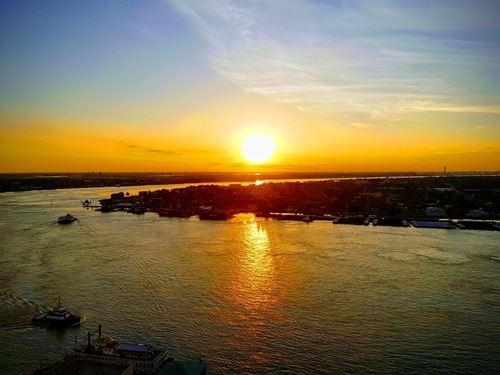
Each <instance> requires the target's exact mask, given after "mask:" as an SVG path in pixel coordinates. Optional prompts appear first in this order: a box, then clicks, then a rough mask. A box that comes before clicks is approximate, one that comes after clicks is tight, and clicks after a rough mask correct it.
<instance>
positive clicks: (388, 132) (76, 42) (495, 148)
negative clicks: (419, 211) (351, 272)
mask: <svg viewBox="0 0 500 375" xmlns="http://www.w3.org/2000/svg"><path fill="white" fill-rule="evenodd" d="M499 14H500V1H497V0H475V1H469V0H467V1H463V0H432V1H431V0H419V1H413V0H240V1H231V0H101V1H99V2H94V1H86V0H81V1H80V0H73V1H66V0H44V1H38V0H22V1H16V0H0V173H11V172H126V171H129V172H182V171H191V172H269V171H272V172H304V171H306V172H313V171H320V172H377V171H380V172H382V171H384V172H387V171H416V172H418V171H422V172H423V171H442V170H443V168H444V167H445V166H446V168H447V170H448V171H498V170H499V169H500V22H499V20H498V15H499ZM255 134H266V135H267V136H268V137H270V138H271V139H273V141H274V142H275V149H274V154H273V156H272V157H271V159H270V160H268V161H267V162H263V163H260V164H255V163H252V162H251V161H249V160H247V159H245V158H244V157H243V156H242V151H241V147H242V144H243V142H244V140H245V138H247V137H249V136H251V135H255Z"/></svg>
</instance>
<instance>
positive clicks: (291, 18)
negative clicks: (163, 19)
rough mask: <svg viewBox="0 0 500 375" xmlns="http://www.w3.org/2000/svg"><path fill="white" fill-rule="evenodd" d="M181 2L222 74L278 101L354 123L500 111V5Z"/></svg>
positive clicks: (302, 0) (303, 0)
mask: <svg viewBox="0 0 500 375" xmlns="http://www.w3.org/2000/svg"><path fill="white" fill-rule="evenodd" d="M174 4H176V6H177V8H178V9H179V10H181V11H182V12H183V13H184V14H186V15H187V16H188V17H189V19H191V20H192V21H193V24H195V25H196V26H197V27H198V29H199V31H200V33H202V35H203V36H204V37H205V38H206V40H207V42H208V43H209V45H210V46H211V55H212V64H213V69H214V70H216V71H217V72H218V73H219V74H220V75H221V76H223V77H225V78H226V79H228V80H230V81H232V82H233V83H234V84H236V85H238V86H239V87H241V88H242V89H243V90H246V91H249V92H253V93H256V94H259V95H265V96H267V97H270V98H271V99H272V100H275V101H278V102H283V103H289V104H292V105H294V106H296V107H297V108H300V109H302V110H305V111H315V112H317V113H319V114H322V115H323V116H325V117H330V118H336V119H343V120H344V121H345V122H346V123H357V122H359V120H360V118H361V119H368V118H372V119H382V118H383V119H386V120H395V119H398V118H399V117H400V116H402V115H404V114H405V113H409V112H426V111H441V112H472V113H475V112H477V113H500V106H499V102H500V89H499V87H500V78H499V76H498V74H497V73H496V72H497V71H498V69H499V61H500V26H499V24H498V21H497V18H496V17H497V16H496V15H497V14H500V3H498V2H494V1H487V0H484V1H483V0H481V1H476V2H468V1H456V2H447V1H432V2H429V1H422V2H409V1H395V0H394V1H392V0H387V1H384V0H381V1H377V2H366V1H355V0H352V1H340V0H338V1H331V2H330V1H318V0H316V1H306V0H290V1H277V0H275V1H272V0H266V1H248V2H232V1H225V0H224V1H223V0H203V1H202V0H186V1H180V0H179V1H175V2H174ZM492 35H496V36H497V38H494V37H492ZM478 98H480V100H478ZM362 122H363V121H361V123H362Z"/></svg>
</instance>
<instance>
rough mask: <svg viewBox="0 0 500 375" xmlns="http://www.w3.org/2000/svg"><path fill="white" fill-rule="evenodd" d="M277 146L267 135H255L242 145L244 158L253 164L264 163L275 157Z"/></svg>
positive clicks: (247, 138)
mask: <svg viewBox="0 0 500 375" xmlns="http://www.w3.org/2000/svg"><path fill="white" fill-rule="evenodd" d="M275 149H276V145H275V143H274V141H273V139H272V138H271V137H269V136H268V135H265V134H254V135H251V136H248V137H246V138H245V139H244V140H243V143H242V145H241V150H242V154H243V157H244V158H245V159H247V160H248V161H250V162H252V163H264V162H266V161H268V160H269V159H271V157H272V156H273V153H274V150H275Z"/></svg>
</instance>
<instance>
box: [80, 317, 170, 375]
mask: <svg viewBox="0 0 500 375" xmlns="http://www.w3.org/2000/svg"><path fill="white" fill-rule="evenodd" d="M98 332H99V333H98V336H97V337H96V338H95V339H93V340H91V335H92V334H93V332H90V331H89V332H88V333H87V344H86V345H80V346H79V347H76V348H75V357H76V358H78V359H80V360H84V361H87V363H91V362H95V361H98V362H102V363H109V364H112V363H117V364H122V365H123V364H125V365H126V366H130V367H131V369H132V371H131V372H130V373H133V374H156V373H158V371H159V370H160V369H161V368H162V367H163V366H164V365H165V364H166V363H167V362H173V361H175V360H174V358H172V357H170V356H169V355H168V353H167V351H166V350H165V349H160V348H156V347H153V346H152V345H148V344H132V343H123V342H120V341H118V340H115V339H113V338H112V337H110V336H103V335H102V328H101V325H99V331H98Z"/></svg>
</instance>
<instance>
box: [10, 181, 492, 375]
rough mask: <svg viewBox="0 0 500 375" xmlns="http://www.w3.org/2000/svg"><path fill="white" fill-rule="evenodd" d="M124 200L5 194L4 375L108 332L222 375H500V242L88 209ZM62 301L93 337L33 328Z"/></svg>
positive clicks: (102, 194) (70, 193)
mask: <svg viewBox="0 0 500 375" xmlns="http://www.w3.org/2000/svg"><path fill="white" fill-rule="evenodd" d="M139 189H141V190H142V189H147V188H145V187H140V188H137V190H139ZM150 189H151V188H150ZM117 191H119V189H118V188H115V189H110V188H97V189H70V190H57V191H35V192H24V193H4V194H0V373H1V374H23V373H26V372H29V371H32V370H35V369H37V368H38V367H39V366H40V365H45V364H47V363H49V362H51V361H55V360H59V359H62V357H63V356H64V355H65V354H69V353H71V351H72V348H73V347H74V346H75V340H76V341H77V342H80V343H81V342H84V340H85V337H86V332H87V330H95V329H96V328H97V326H98V324H102V325H103V329H104V332H105V333H106V334H108V335H110V336H113V337H115V338H118V339H120V340H121V341H128V342H133V343H149V344H153V345H157V346H161V347H165V348H168V350H169V351H170V353H171V355H173V356H175V357H182V358H194V357H196V356H198V355H203V357H204V358H205V359H206V361H207V362H208V370H209V373H211V374H265V373H279V374H308V373H309V374H336V373H337V374H343V373H352V374H367V373H373V374H434V373H447V374H466V373H468V374H490V373H495V372H498V371H499V369H500V233H498V232H485V231H460V230H439V229H416V228H388V227H371V226H370V227H362V226H348V225H335V226H334V225H332V224H331V222H318V221H315V222H313V223H309V224H306V223H302V222H294V221H274V220H265V219H260V218H254V217H252V216H250V215H241V216H238V217H237V218H235V219H233V220H230V221H228V222H213V221H200V220H198V219H197V218H190V219H177V218H165V217H159V216H157V215H156V214H150V213H148V214H145V215H142V216H138V215H132V214H128V213H125V212H115V213H107V214H105V213H100V212H94V211H91V210H86V209H84V208H82V207H81V203H80V202H81V201H82V200H85V199H98V198H106V197H109V194H110V193H111V192H117ZM123 191H129V192H131V193H133V192H134V189H133V188H128V190H123ZM68 212H69V213H72V214H74V215H75V216H77V217H78V218H79V221H78V222H75V223H73V224H71V225H67V226H61V225H58V224H56V219H57V217H59V216H61V215H64V214H66V213H68ZM59 295H60V296H61V299H62V301H63V303H64V305H66V307H67V308H68V309H69V310H70V311H72V312H74V313H78V314H81V315H84V316H85V318H86V321H85V322H84V323H83V324H82V325H81V326H80V327H76V328H69V329H66V330H64V331H58V330H52V329H46V328H42V327H34V326H31V325H29V324H27V323H26V322H29V320H30V318H31V316H33V315H35V314H36V313H37V312H38V311H39V310H44V309H46V308H47V307H49V306H52V305H53V304H54V303H55V301H56V299H57V296H59Z"/></svg>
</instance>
